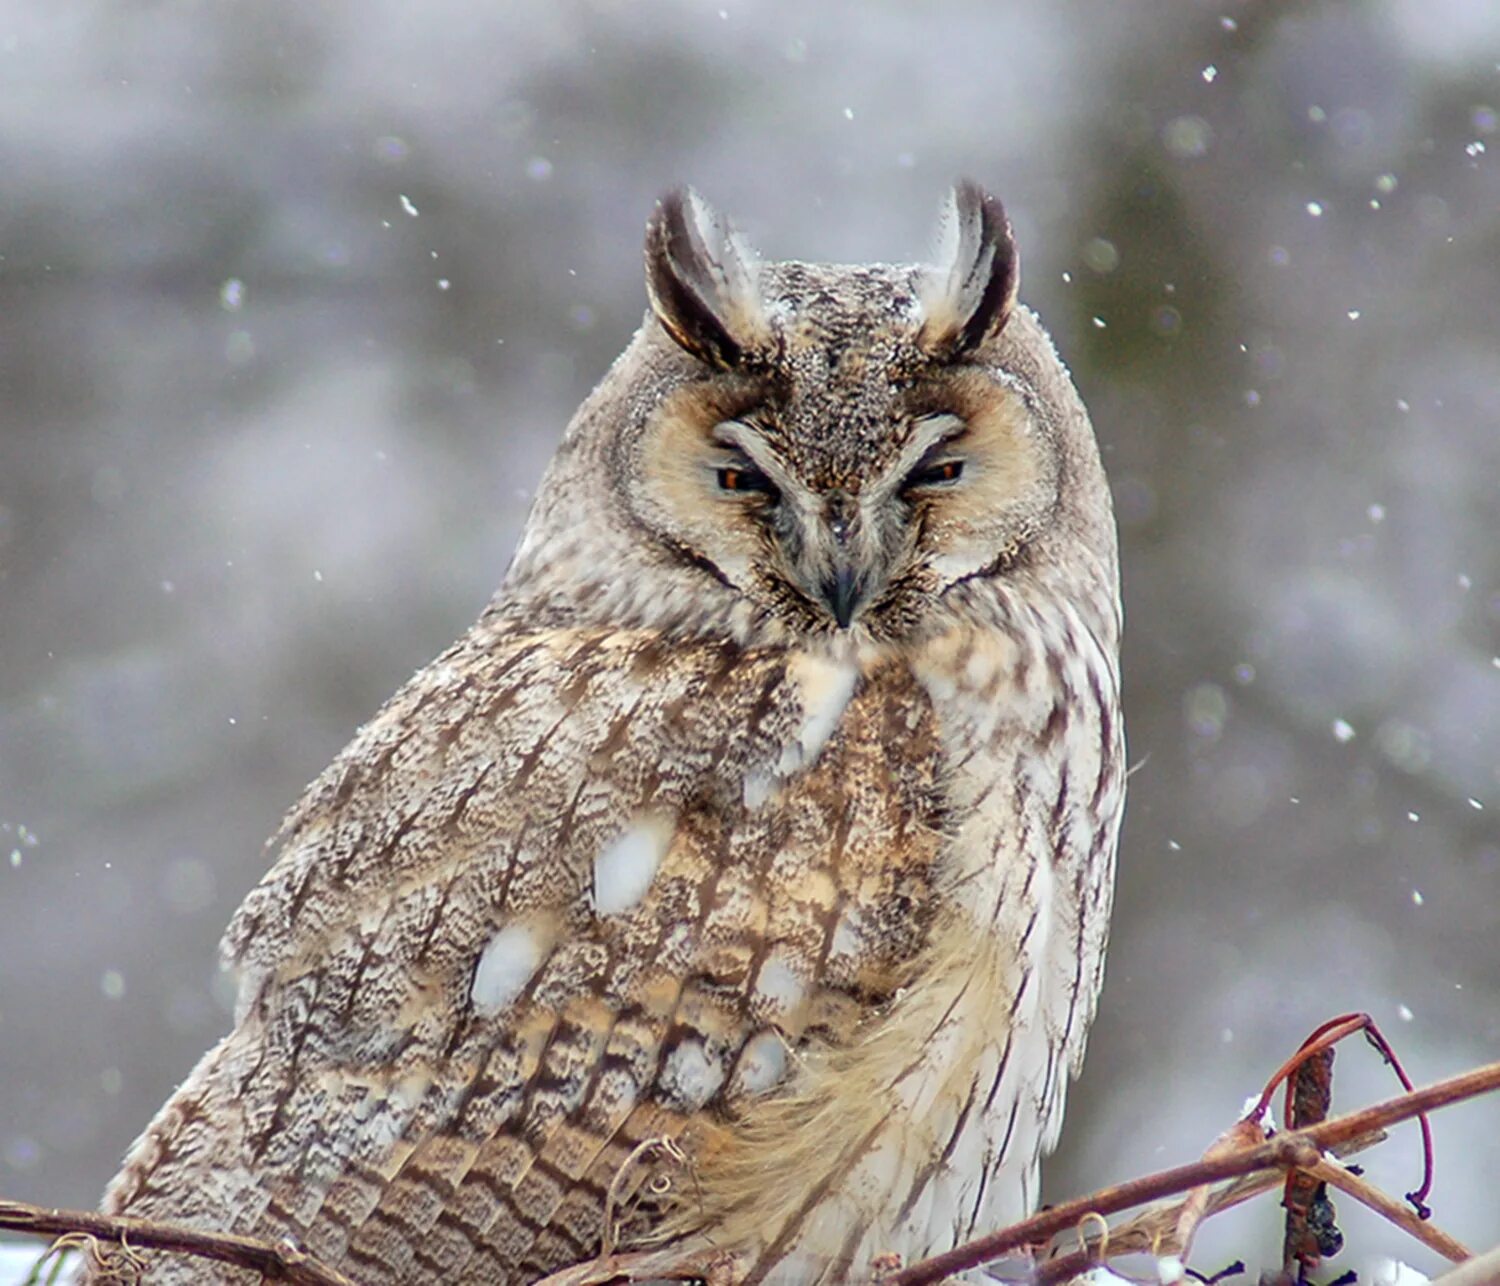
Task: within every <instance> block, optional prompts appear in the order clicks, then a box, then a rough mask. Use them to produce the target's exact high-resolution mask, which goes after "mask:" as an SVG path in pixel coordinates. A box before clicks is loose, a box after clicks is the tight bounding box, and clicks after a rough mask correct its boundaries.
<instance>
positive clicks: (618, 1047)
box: [106, 184, 1124, 1286]
mask: <svg viewBox="0 0 1500 1286" xmlns="http://www.w3.org/2000/svg"><path fill="white" fill-rule="evenodd" d="M647 267H648V272H647V278H648V288H649V293H650V297H651V302H652V312H651V314H649V315H648V317H647V319H646V322H645V324H644V325H643V327H642V328H641V330H640V332H639V333H638V334H637V335H636V337H635V339H634V341H633V342H632V343H631V345H630V347H629V348H628V349H627V350H626V352H625V353H624V355H623V356H622V357H621V358H620V360H619V361H618V362H616V364H615V366H614V368H613V369H612V370H611V371H610V373H609V374H608V375H607V376H606V377H605V379H604V381H603V382H602V383H601V384H600V386H599V388H598V389H597V390H596V391H595V392H594V394H593V395H592V396H591V397H590V398H589V399H588V401H587V402H585V403H584V405H583V407H582V408H581V409H580V411H579V412H578V415H577V417H576V418H575V420H574V422H573V424H572V425H571V426H570V428H569V430H568V432H567V434H566V436H565V437H564V440H563V442H562V445H561V447H560V449H559V451H558V455H557V458H556V459H555V460H554V462H553V464H552V466H551V468H550V469H549V471H548V473H547V476H546V478H545V480H544V482H543V484H542V488H541V491H540V493H539V496H538V499H537V502H536V505H535V508H534V510H533V513H532V515H531V518H530V521H529V523H528V525H527V528H526V532H525V534H524V536H523V538H522V541H521V545H520V548H519V550H518V551H517V554H516V557H515V560H514V562H513V564H512V566H511V568H510V571H509V573H508V574H507V576H506V579H505V582H504V584H503V585H502V587H501V589H500V591H499V593H498V594H497V596H496V598H495V600H494V601H493V602H492V604H491V605H490V607H489V608H488V610H487V611H486V612H485V613H484V615H483V616H482V617H481V619H480V621H479V622H478V623H477V624H476V625H475V627H474V628H473V629H472V630H471V631H470V632H469V633H468V634H467V635H466V636H465V637H464V638H463V639H461V640H460V641H459V642H458V643H457V644H455V645H454V646H453V647H452V648H450V649H449V650H448V651H447V652H446V653H444V655H442V656H441V657H439V658H438V659H437V660H436V661H434V662H433V663H432V665H430V666H429V667H427V668H426V669H424V670H423V671H421V672H420V673H419V674H417V675H416V677H415V678H413V679H412V680H411V682H410V683H408V684H407V685H406V687H405V688H403V689H402V690H401V691H400V692H399V693H397V695H396V696H395V697H394V698H393V699H392V700H391V702H390V703H389V704H388V705H387V706H386V708H385V709H384V710H382V711H381V713H380V714H379V715H377V716H376V718H375V719H374V720H372V721H371V722H370V723H369V724H368V725H366V726H365V727H364V728H363V729H362V730H361V731H360V732H359V734H358V736H357V737H356V738H355V740H354V741H353V742H352V743H351V744H350V746H349V747H348V748H347V749H346V750H345V751H344V752H343V753H342V754H341V755H340V756H339V757H338V759H336V760H335V761H334V763H333V765H332V766H331V767H330V768H329V769H328V770H327V771H326V772H325V773H324V774H323V775H322V776H321V777H320V778H319V779H318V780H317V781H316V782H315V783H314V784H313V785H312V787H311V788H310V789H309V790H308V792H307V794H306V796H305V797H304V799H303V800H302V802H301V803H300V804H299V805H298V806H297V807H296V808H295V809H294V810H293V812H292V813H291V814H290V815H289V817H288V818H287V820H286V822H285V824H284V826H283V828H282V831H281V834H280V836H279V837H278V843H279V846H280V852H279V856H278V858H277V861H276V863H275V865H274V866H273V867H272V869H271V871H270V873H269V874H268V875H267V876H266V877H265V879H264V880H263V881H262V882H261V884H260V885H259V886H258V887H257V888H256V889H255V890H254V891H253V892H252V893H251V894H250V895H249V897H247V898H246V900H245V902H244V904H243V905H242V906H241V908H240V910H239V912H238V913H237V914H236V916H235V918H234V921H233V923H232V924H231V925H230V928H229V931H228V934H227V936H226V938H225V952H226V956H227V958H228V960H229V961H230V963H231V964H232V965H233V966H234V968H235V969H236V970H237V971H238V975H239V980H240V983H239V986H240V991H239V1004H238V1008H237V1012H236V1015H235V1022H234V1027H233V1030H232V1031H231V1033H230V1034H229V1035H228V1036H227V1037H226V1038H225V1039H224V1040H223V1041H222V1042H221V1043H220V1044H219V1045H218V1046H217V1047H216V1048H215V1049H213V1050H211V1051H210V1052H209V1053H208V1054H207V1055H205V1057H204V1058H203V1060H202V1061H201V1062H200V1063H199V1065H198V1067H197V1068H196V1069H195V1070H194V1071H193V1073H192V1075H191V1076H190V1077H189V1079H188V1080H187V1082H186V1083H185V1084H184V1085H183V1086H182V1087H181V1089H179V1090H178V1092H177V1093H176V1094H175V1095H174V1096H173V1098H172V1099H171V1101H170V1102H168V1104H167V1105H166V1106H165V1107H164V1108H163V1109H162V1111H161V1113H160V1114H159V1115H158V1117H157V1119H156V1120H155V1121H154V1122H153V1123H152V1124H151V1126H150V1127H149V1129H148V1130H147V1132H146V1134H145V1135H144V1136H143V1137H142V1138H141V1140H140V1141H139V1142H138V1143H137V1144H136V1146H135V1148H134V1149H133V1150H132V1152H131V1154H130V1156H129V1157H128V1158H127V1160H126V1162H125V1165H124V1168H123V1169H122V1171H121V1172H120V1174H119V1175H118V1176H117V1177H116V1179H115V1180H114V1182H113V1183H112V1185H111V1186H110V1189H109V1192H108V1194H107V1196H106V1205H107V1207H108V1208H109V1209H111V1210H116V1211H122V1212H127V1213H130V1214H134V1215H142V1216H152V1217H158V1218H165V1219H176V1220H188V1221H191V1222H193V1223H196V1224H200V1225H202V1226H204V1227H210V1228H216V1229H220V1230H225V1231H233V1232H240V1233H247V1234H254V1235H259V1236H265V1237H271V1238H281V1237H292V1238H293V1239H295V1240H296V1241H297V1242H298V1243H299V1244H301V1245H302V1246H304V1247H305V1248H306V1249H308V1250H309V1251H311V1252H312V1253H314V1254H316V1255H318V1256H320V1257H322V1258H324V1259H325V1260H326V1261H327V1262H329V1263H331V1264H334V1265H337V1266H338V1267H339V1268H341V1269H342V1270H343V1271H344V1272H346V1273H348V1274H349V1275H350V1276H352V1277H353V1278H355V1279H356V1280H358V1281H360V1282H364V1283H370V1284H372V1286H374V1284H375V1283H397V1282H402V1283H436V1282H475V1283H479V1282H484V1283H521V1282H527V1281H531V1280H533V1279H534V1278H536V1277H539V1276H541V1275H543V1274H545V1273H547V1272H550V1271H554V1270H557V1269H559V1268H562V1267H563V1266H565V1265H568V1264H571V1263H574V1262H577V1261H580V1260H587V1259H589V1258H591V1257H593V1256H595V1255H597V1254H598V1253H599V1252H600V1250H601V1247H604V1248H610V1247H622V1248H635V1249H639V1250H642V1251H644V1252H646V1255H647V1259H646V1263H647V1265H648V1266H649V1265H650V1264H656V1265H658V1266H662V1265H668V1264H672V1263H675V1262H680V1261H681V1259H682V1257H683V1256H685V1255H692V1254H696V1253H702V1252H705V1251H712V1252H714V1253H716V1254H721V1255H722V1256H723V1257H724V1258H725V1260H726V1262H727V1263H728V1264H729V1265H730V1271H731V1272H732V1274H733V1276H734V1277H735V1279H736V1280H744V1281H755V1282H759V1281H767V1282H784V1283H804V1282H806V1283H813V1282H842V1281H857V1280H859V1279H860V1278H861V1276H862V1275H867V1274H868V1265H869V1263H870V1261H871V1260H872V1259H873V1258H874V1257H875V1256H877V1255H881V1254H888V1253H895V1254H899V1255H901V1256H904V1257H905V1258H907V1259H908V1260H910V1259H915V1258H917V1257H919V1256H921V1255H923V1254H926V1253H929V1252H932V1251H936V1250H941V1249H946V1248H948V1247H950V1246H952V1245H953V1244H955V1243H956V1242H957V1241H959V1240H961V1239H963V1238H965V1237H967V1236H969V1235H972V1234H973V1233H975V1232H977V1231H981V1230H983V1229H985V1228H986V1227H989V1226H992V1225H996V1224H999V1223H1001V1222H1004V1221H1006V1220H1009V1219H1012V1218H1015V1217H1018V1216H1019V1215H1021V1214H1022V1213H1024V1212H1025V1211H1026V1210H1027V1209H1028V1208H1029V1207H1030V1206H1031V1205H1032V1204H1033V1202H1034V1201H1035V1199H1036V1194H1037V1170H1038V1164H1039V1159H1040V1157H1041V1154H1042V1153H1043V1152H1044V1151H1045V1150H1046V1149H1047V1148H1049V1147H1050V1146H1051V1145H1052V1143H1053V1141H1054V1140H1055V1138H1056V1135H1057V1131H1058V1129H1059V1126H1060V1124H1061V1119H1062V1105H1063V1097H1064V1091H1065V1087H1066V1082H1067V1079H1068V1076H1069V1075H1070V1074H1071V1073H1072V1072H1074V1071H1076V1069H1077V1067H1078V1063H1079V1060H1080V1058H1081V1056H1082V1050H1083V1040H1084V1034H1085V1031H1086V1029H1087V1026H1088V1023H1089V1020H1090V1018H1091V1016H1092V1013H1093V1009H1094V1003H1095V998H1096V995H1097V992H1098V988H1099V983H1100V977H1101V971H1102V967H1103V956H1104V940H1105V934H1106V928H1107V922H1108V916H1109V904H1110V892H1111V886H1112V877H1113V865H1114V852H1115V841H1116V834H1117V830H1118V823H1119V815H1120V808H1121V804H1122V800H1123V793H1124V760H1123V745H1122V740H1121V738H1122V731H1121V724H1120V718H1119V707H1118V662H1117V648H1118V633H1119V605H1118V595H1117V585H1116V568H1115V539H1114V530H1113V521H1112V517H1111V513H1110V506H1109V497H1108V491H1107V488H1106V486H1105V483H1104V477H1103V473H1102V470H1101V468H1100V465H1099V459H1098V452H1097V449H1096V447H1095V444H1094V441H1093V436H1092V432H1091V430H1090V428H1089V424H1088V419H1087V416H1086V414H1085V412H1084V409H1083V407H1082V405H1081V403H1080V402H1079V400H1078V398H1077V395H1076V393H1075V392H1074V390H1073V387H1072V385H1071V383H1070V381H1069V379H1068V376H1067V373H1066V371H1065V370H1064V369H1063V367H1062V365H1061V364H1060V363H1059V361H1058V360H1057V357H1056V355H1055V353H1054V352H1053V349H1052V346H1051V343H1050V341H1049V340H1048V339H1047V336H1046V334H1045V332H1044V331H1043V330H1042V329H1041V327H1040V325H1039V324H1038V323H1037V321H1036V320H1035V318H1034V317H1033V316H1032V314H1031V313H1030V312H1029V311H1027V310H1026V309H1025V308H1023V307H1021V306H1020V305H1019V304H1017V303H1016V301H1015V287H1016V280H1017V277H1016V259H1015V252H1014V247H1013V245H1012V244H1011V240H1010V231H1009V226H1008V224H1007V223H1006V220H1005V216H1004V214H1003V212H1002V211H1001V209H1000V207H999V204H998V203H997V202H995V201H994V200H993V199H992V198H989V197H987V196H986V195H985V194H983V193H982V192H980V191H979V190H978V189H977V188H974V187H973V186H972V185H967V184H964V185H960V187H959V189H958V190H957V192H956V193H955V199H954V201H953V203H952V205H951V207H950V211H949V218H948V238H947V246H946V249H945V250H944V253H943V255H942V257H941V260H940V262H939V264H938V265H937V266H930V267H885V266H869V267H829V266H816V265H806V264H797V263H788V264H761V263H759V262H758V261H757V260H756V259H755V258H754V256H753V255H752V254H750V252H749V251H748V250H747V249H745V247H743V246H742V245H741V244H739V242H738V241H737V239H736V238H735V237H734V236H733V234H732V233H730V232H729V231H728V229H727V227H726V225H724V224H723V223H722V222H721V221H719V220H718V219H717V217H716V216H714V215H713V214H712V212H710V211H708V210H707V209H706V208H705V207H703V206H702V205H701V203H699V202H698V201H697V199H696V198H695V197H692V196H691V195H690V194H687V195H681V194H679V195H676V196H673V197H671V198H668V199H667V200H666V201H664V202H663V204H662V206H661V207H660V208H659V210H658V212H657V214H656V216H655V218H654V219H653V220H652V224H651V228H650V230H649V232H648V238H647ZM151 1280H152V1281H162V1282H173V1281H193V1282H201V1281H210V1280H212V1281H240V1280H245V1281H249V1280H251V1279H250V1278H249V1277H248V1276H246V1275H244V1274H240V1275H238V1276H237V1275H236V1274H235V1273H233V1272H232V1271H228V1270H222V1269H218V1268H210V1267H208V1266H205V1265H203V1264H201V1263H191V1262H186V1261H172V1260H168V1259H167V1258H164V1257H158V1258H157V1259H156V1261H155V1262H154V1264H153V1269H152V1276H151Z"/></svg>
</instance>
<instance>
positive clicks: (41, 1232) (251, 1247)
mask: <svg viewBox="0 0 1500 1286" xmlns="http://www.w3.org/2000/svg"><path fill="white" fill-rule="evenodd" d="M0 1228H8V1229H10V1230H11V1231H12V1232H23V1233H31V1234H33V1235H35V1236H39V1237H67V1238H69V1239H70V1240H71V1241H72V1242H73V1244H75V1245H76V1244H79V1242H78V1239H79V1238H88V1239H92V1240H94V1241H96V1242H103V1243H108V1244H111V1245H115V1246H122V1247H129V1248H130V1249H131V1250H166V1251H172V1252H175V1253H177V1254H180V1255H196V1256H197V1257H198V1258H199V1259H214V1260H218V1261H219V1262H220V1263H223V1264H233V1265H235V1266H236V1267H238V1268H249V1269H252V1270H254V1271H255V1272H258V1273H260V1275H261V1277H262V1278H263V1279H264V1280H266V1281H272V1282H287V1283H289V1286H355V1283H354V1282H353V1281H351V1280H350V1279H349V1278H347V1277H345V1276H344V1275H343V1274H342V1273H340V1272H336V1271H335V1270H334V1269H332V1268H328V1267H326V1266H324V1265H323V1264H320V1263H319V1262H318V1261H317V1260H316V1259H314V1258H313V1257H312V1256H311V1255H309V1254H307V1253H306V1252H305V1251H302V1250H298V1249H297V1247H296V1246H294V1245H292V1244H291V1243H290V1242H282V1243H276V1244H273V1243H271V1242H268V1241H258V1240H256V1239H255V1238H254V1237H237V1236H234V1235H233V1234H231V1233H221V1232H204V1231H203V1230H202V1229H200V1228H187V1227H184V1226H183V1225H182V1224H171V1223H157V1222H156V1221H154V1220H151V1219H132V1218H130V1217H129V1216H126V1215H102V1214H99V1213H97V1212H96V1211H92V1210H50V1209H47V1208H46V1207H43V1206H32V1205H27V1204H26V1203H25V1202H23V1201H0Z"/></svg>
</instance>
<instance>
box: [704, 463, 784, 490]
mask: <svg viewBox="0 0 1500 1286" xmlns="http://www.w3.org/2000/svg"><path fill="white" fill-rule="evenodd" d="M718 472H719V490H720V491H739V492H746V491H759V492H762V493H764V494H765V495H768V496H772V497H774V496H775V495H776V487H775V486H774V484H773V483H772V482H771V480H770V479H769V478H768V477H766V475H765V474H763V473H762V472H761V471H760V470H759V469H756V468H753V467H752V466H750V465H743V464H729V465H725V466H724V467H723V468H722V469H720V470H719V471H718Z"/></svg>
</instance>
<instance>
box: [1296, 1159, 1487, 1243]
mask: <svg viewBox="0 0 1500 1286" xmlns="http://www.w3.org/2000/svg"><path fill="white" fill-rule="evenodd" d="M1308 1173H1309V1174H1311V1175H1312V1176H1313V1178H1315V1179H1318V1180H1320V1181H1321V1182H1323V1183H1326V1184H1328V1185H1329V1187H1332V1188H1337V1189H1338V1190H1339V1191H1340V1192H1343V1193H1347V1194H1348V1195H1349V1196H1351V1197H1353V1198H1354V1199H1355V1200H1356V1201H1359V1202H1363V1203H1364V1204H1365V1205H1366V1206H1368V1207H1369V1208H1370V1209H1371V1210H1373V1211H1374V1212H1375V1213H1376V1214H1378V1215H1384V1216H1385V1217H1386V1218H1387V1219H1389V1220H1390V1221H1391V1222H1392V1223H1393V1224H1395V1225H1396V1227H1398V1228H1400V1229H1401V1230H1402V1231H1403V1232H1405V1233H1409V1234H1410V1235H1411V1236H1413V1237H1415V1238H1416V1239H1417V1240H1418V1241H1420V1242H1421V1243H1422V1244H1423V1245H1424V1246H1426V1247H1427V1249H1428V1250H1435V1251H1437V1253H1438V1254H1440V1255H1442V1256H1443V1258H1445V1259H1449V1260H1452V1261H1453V1262H1454V1263H1455V1264H1459V1263H1462V1262H1463V1261H1464V1260H1466V1259H1468V1258H1470V1257H1471V1256H1472V1255H1473V1254H1474V1252H1473V1251H1472V1250H1470V1249H1468V1247H1466V1246H1464V1245H1463V1244H1462V1243H1461V1242H1459V1241H1456V1240H1455V1239H1454V1238H1452V1237H1450V1236H1449V1235H1448V1234H1447V1233H1446V1232H1444V1231H1443V1230H1442V1229H1441V1228H1437V1227H1434V1226H1433V1225H1432V1223H1431V1222H1429V1221H1428V1220H1425V1219H1419V1218H1417V1216H1416V1215H1415V1214H1413V1213H1412V1212H1411V1211H1410V1210H1409V1209H1407V1207H1405V1206H1403V1205H1402V1204H1401V1203H1400V1202H1399V1201H1397V1200H1395V1199H1394V1198H1392V1197H1388V1196H1386V1194H1385V1193H1383V1192H1382V1191H1381V1190H1380V1189H1379V1188H1377V1187H1376V1186H1375V1185H1374V1184H1373V1183H1370V1182H1369V1181H1368V1180H1366V1179H1362V1178H1360V1177H1359V1175H1357V1174H1355V1173H1353V1171H1351V1170H1347V1169H1345V1168H1344V1167H1343V1166H1341V1165H1334V1164H1332V1163H1331V1162H1329V1161H1319V1162H1318V1164H1317V1165H1315V1166H1313V1168H1312V1169H1311V1170H1309V1171H1308Z"/></svg>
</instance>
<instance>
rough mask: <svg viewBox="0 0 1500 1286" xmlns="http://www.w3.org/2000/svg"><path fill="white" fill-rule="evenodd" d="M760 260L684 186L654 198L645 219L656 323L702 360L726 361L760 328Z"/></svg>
mask: <svg viewBox="0 0 1500 1286" xmlns="http://www.w3.org/2000/svg"><path fill="white" fill-rule="evenodd" d="M759 284H760V261H759V259H758V258H757V257H756V255H755V252H754V251H753V250H751V249H750V248H749V247H748V246H747V245H746V244H745V243H744V242H743V240H741V238H740V236H739V234H738V233H736V232H735V231H734V229H733V228H731V227H730V225H729V223H728V221H727V220H726V219H724V218H723V216H721V215H720V214H718V213H717V212H716V211H715V210H714V209H713V208H712V207H711V206H709V205H708V204H707V203H706V202H705V201H703V200H702V199H701V198H700V197H699V196H698V194H697V193H696V192H694V191H693V190H692V189H691V188H678V189H677V190H676V191H673V192H669V193H667V195H666V196H664V197H662V199H661V200H660V201H658V202H657V205H656V211H655V213H654V214H653V215H652V216H651V220H650V222H649V223H648V224H647V225H646V293H647V294H648V295H649V296H650V299H651V311H652V312H653V313H655V315H656V319H657V321H659V322H660V323H661V325H662V329H663V330H665V331H666V332H667V334H668V335H670V336H671V337H672V338H673V339H674V340H676V341H677V343H678V344H679V345H681V346H682V348H684V349H685V350H686V351H687V352H689V353H691V354H692V355H693V356H694V357H696V358H698V359H700V360H701V361H704V362H707V363H709V365H711V366H717V367H721V368H724V369H728V368H731V367H734V366H737V365H739V363H740V361H741V360H742V359H743V357H744V356H745V352H746V350H747V349H749V348H752V347H754V346H755V345H756V344H758V343H759V341H760V340H761V339H762V338H763V335H764V332H765V322H764V313H763V310H762V307H761V302H760V291H759Z"/></svg>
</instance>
